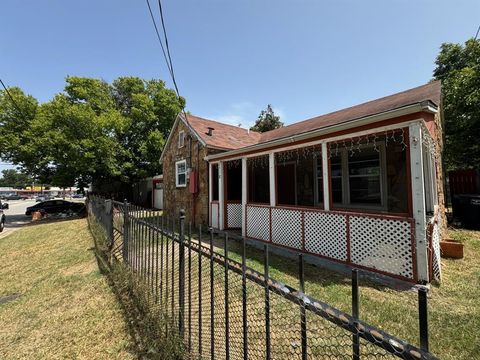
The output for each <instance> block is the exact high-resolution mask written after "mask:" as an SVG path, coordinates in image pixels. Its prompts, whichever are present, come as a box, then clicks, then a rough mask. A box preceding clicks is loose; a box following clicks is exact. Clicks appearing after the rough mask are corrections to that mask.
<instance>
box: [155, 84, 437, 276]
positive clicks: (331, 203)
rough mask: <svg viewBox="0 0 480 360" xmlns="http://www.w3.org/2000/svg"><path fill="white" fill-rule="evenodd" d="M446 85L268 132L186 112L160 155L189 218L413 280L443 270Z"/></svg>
mask: <svg viewBox="0 0 480 360" xmlns="http://www.w3.org/2000/svg"><path fill="white" fill-rule="evenodd" d="M441 114H442V111H441V84H440V82H431V83H429V84H426V85H423V86H419V87H417V88H413V89H410V90H407V91H403V92H400V93H397V94H394V95H390V96H387V97H384V98H380V99H377V100H373V101H369V102H367V103H364V104H360V105H356V106H353V107H350V108H347V109H344V110H339V111H336V112H333V113H329V114H326V115H322V116H318V117H315V118H312V119H308V120H305V121H301V122H298V123H294V124H292V125H289V126H285V127H283V128H280V129H276V130H272V131H268V132H265V133H263V134H259V133H255V132H251V131H250V132H249V131H248V130H245V129H241V128H238V127H234V126H230V125H226V124H222V123H219V122H215V121H211V120H206V119H202V118H199V117H196V116H192V115H188V116H187V118H184V116H183V115H182V114H180V115H179V116H178V117H177V120H176V121H175V124H174V126H173V129H172V132H171V134H170V137H169V139H168V141H167V144H166V146H165V149H164V152H163V153H162V158H161V161H162V162H163V174H164V185H165V206H166V209H167V211H169V212H174V213H175V212H178V210H179V209H180V208H185V209H186V211H187V221H188V220H189V219H191V220H194V221H195V223H197V224H198V223H202V224H208V225H209V226H212V227H214V228H217V229H219V230H229V231H238V232H241V234H242V236H244V237H247V238H248V239H254V240H256V241H259V242H267V243H271V244H274V245H275V246H278V247H285V248H289V249H295V250H297V251H302V252H304V253H306V254H309V255H311V256H315V257H318V258H323V259H327V260H329V261H334V262H337V263H341V264H345V265H347V266H355V267H359V268H364V269H367V270H369V271H374V272H377V273H381V274H384V275H387V276H391V277H394V278H400V279H402V280H407V281H410V282H421V283H424V282H429V281H431V280H432V279H434V278H437V279H439V277H440V274H441V271H440V260H439V257H440V250H439V241H440V238H441V236H442V233H443V231H444V229H445V227H446V221H445V211H444V191H443V190H444V188H443V170H442V159H441V153H442V149H443V142H442V119H441Z"/></svg>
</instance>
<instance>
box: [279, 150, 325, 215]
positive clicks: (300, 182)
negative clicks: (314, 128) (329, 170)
mask: <svg viewBox="0 0 480 360" xmlns="http://www.w3.org/2000/svg"><path fill="white" fill-rule="evenodd" d="M275 163H276V171H277V172H276V181H277V203H278V205H295V206H322V204H323V173H322V155H321V152H320V151H319V149H318V148H311V147H308V148H299V149H294V150H287V151H283V152H279V153H276V154H275Z"/></svg>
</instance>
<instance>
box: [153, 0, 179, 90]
mask: <svg viewBox="0 0 480 360" xmlns="http://www.w3.org/2000/svg"><path fill="white" fill-rule="evenodd" d="M158 8H159V10H160V19H161V21H162V28H163V36H164V37H165V47H166V48H167V55H168V60H169V61H170V69H171V70H172V81H173V85H174V86H175V90H176V91H177V95H178V97H180V93H179V91H178V86H177V81H176V79H175V72H174V71H173V63H172V57H171V56H170V46H168V36H167V30H166V29H165V20H164V18H163V9H162V1H161V0H158Z"/></svg>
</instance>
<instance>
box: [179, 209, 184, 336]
mask: <svg viewBox="0 0 480 360" xmlns="http://www.w3.org/2000/svg"><path fill="white" fill-rule="evenodd" d="M179 235H180V236H179V248H180V251H179V260H178V267H179V269H178V297H179V299H178V303H179V313H178V328H179V332H180V337H181V338H182V339H183V333H184V312H185V247H184V244H185V210H183V209H181V210H180V234H179Z"/></svg>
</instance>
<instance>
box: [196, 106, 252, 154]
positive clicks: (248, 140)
mask: <svg viewBox="0 0 480 360" xmlns="http://www.w3.org/2000/svg"><path fill="white" fill-rule="evenodd" d="M187 122H188V125H190V127H191V128H192V129H193V130H194V131H195V133H196V134H197V136H198V137H199V138H200V139H201V140H202V141H203V142H204V143H205V144H206V146H207V147H210V148H215V149H222V150H234V149H240V148H243V147H246V146H249V145H255V144H257V143H258V142H259V140H260V137H261V134H260V133H258V132H255V131H248V130H247V129H243V128H240V127H238V126H233V125H228V124H223V123H220V122H217V121H213V120H208V119H204V118H201V117H198V116H194V115H190V114H187ZM209 127H211V128H213V131H212V135H211V136H210V135H208V128H209Z"/></svg>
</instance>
